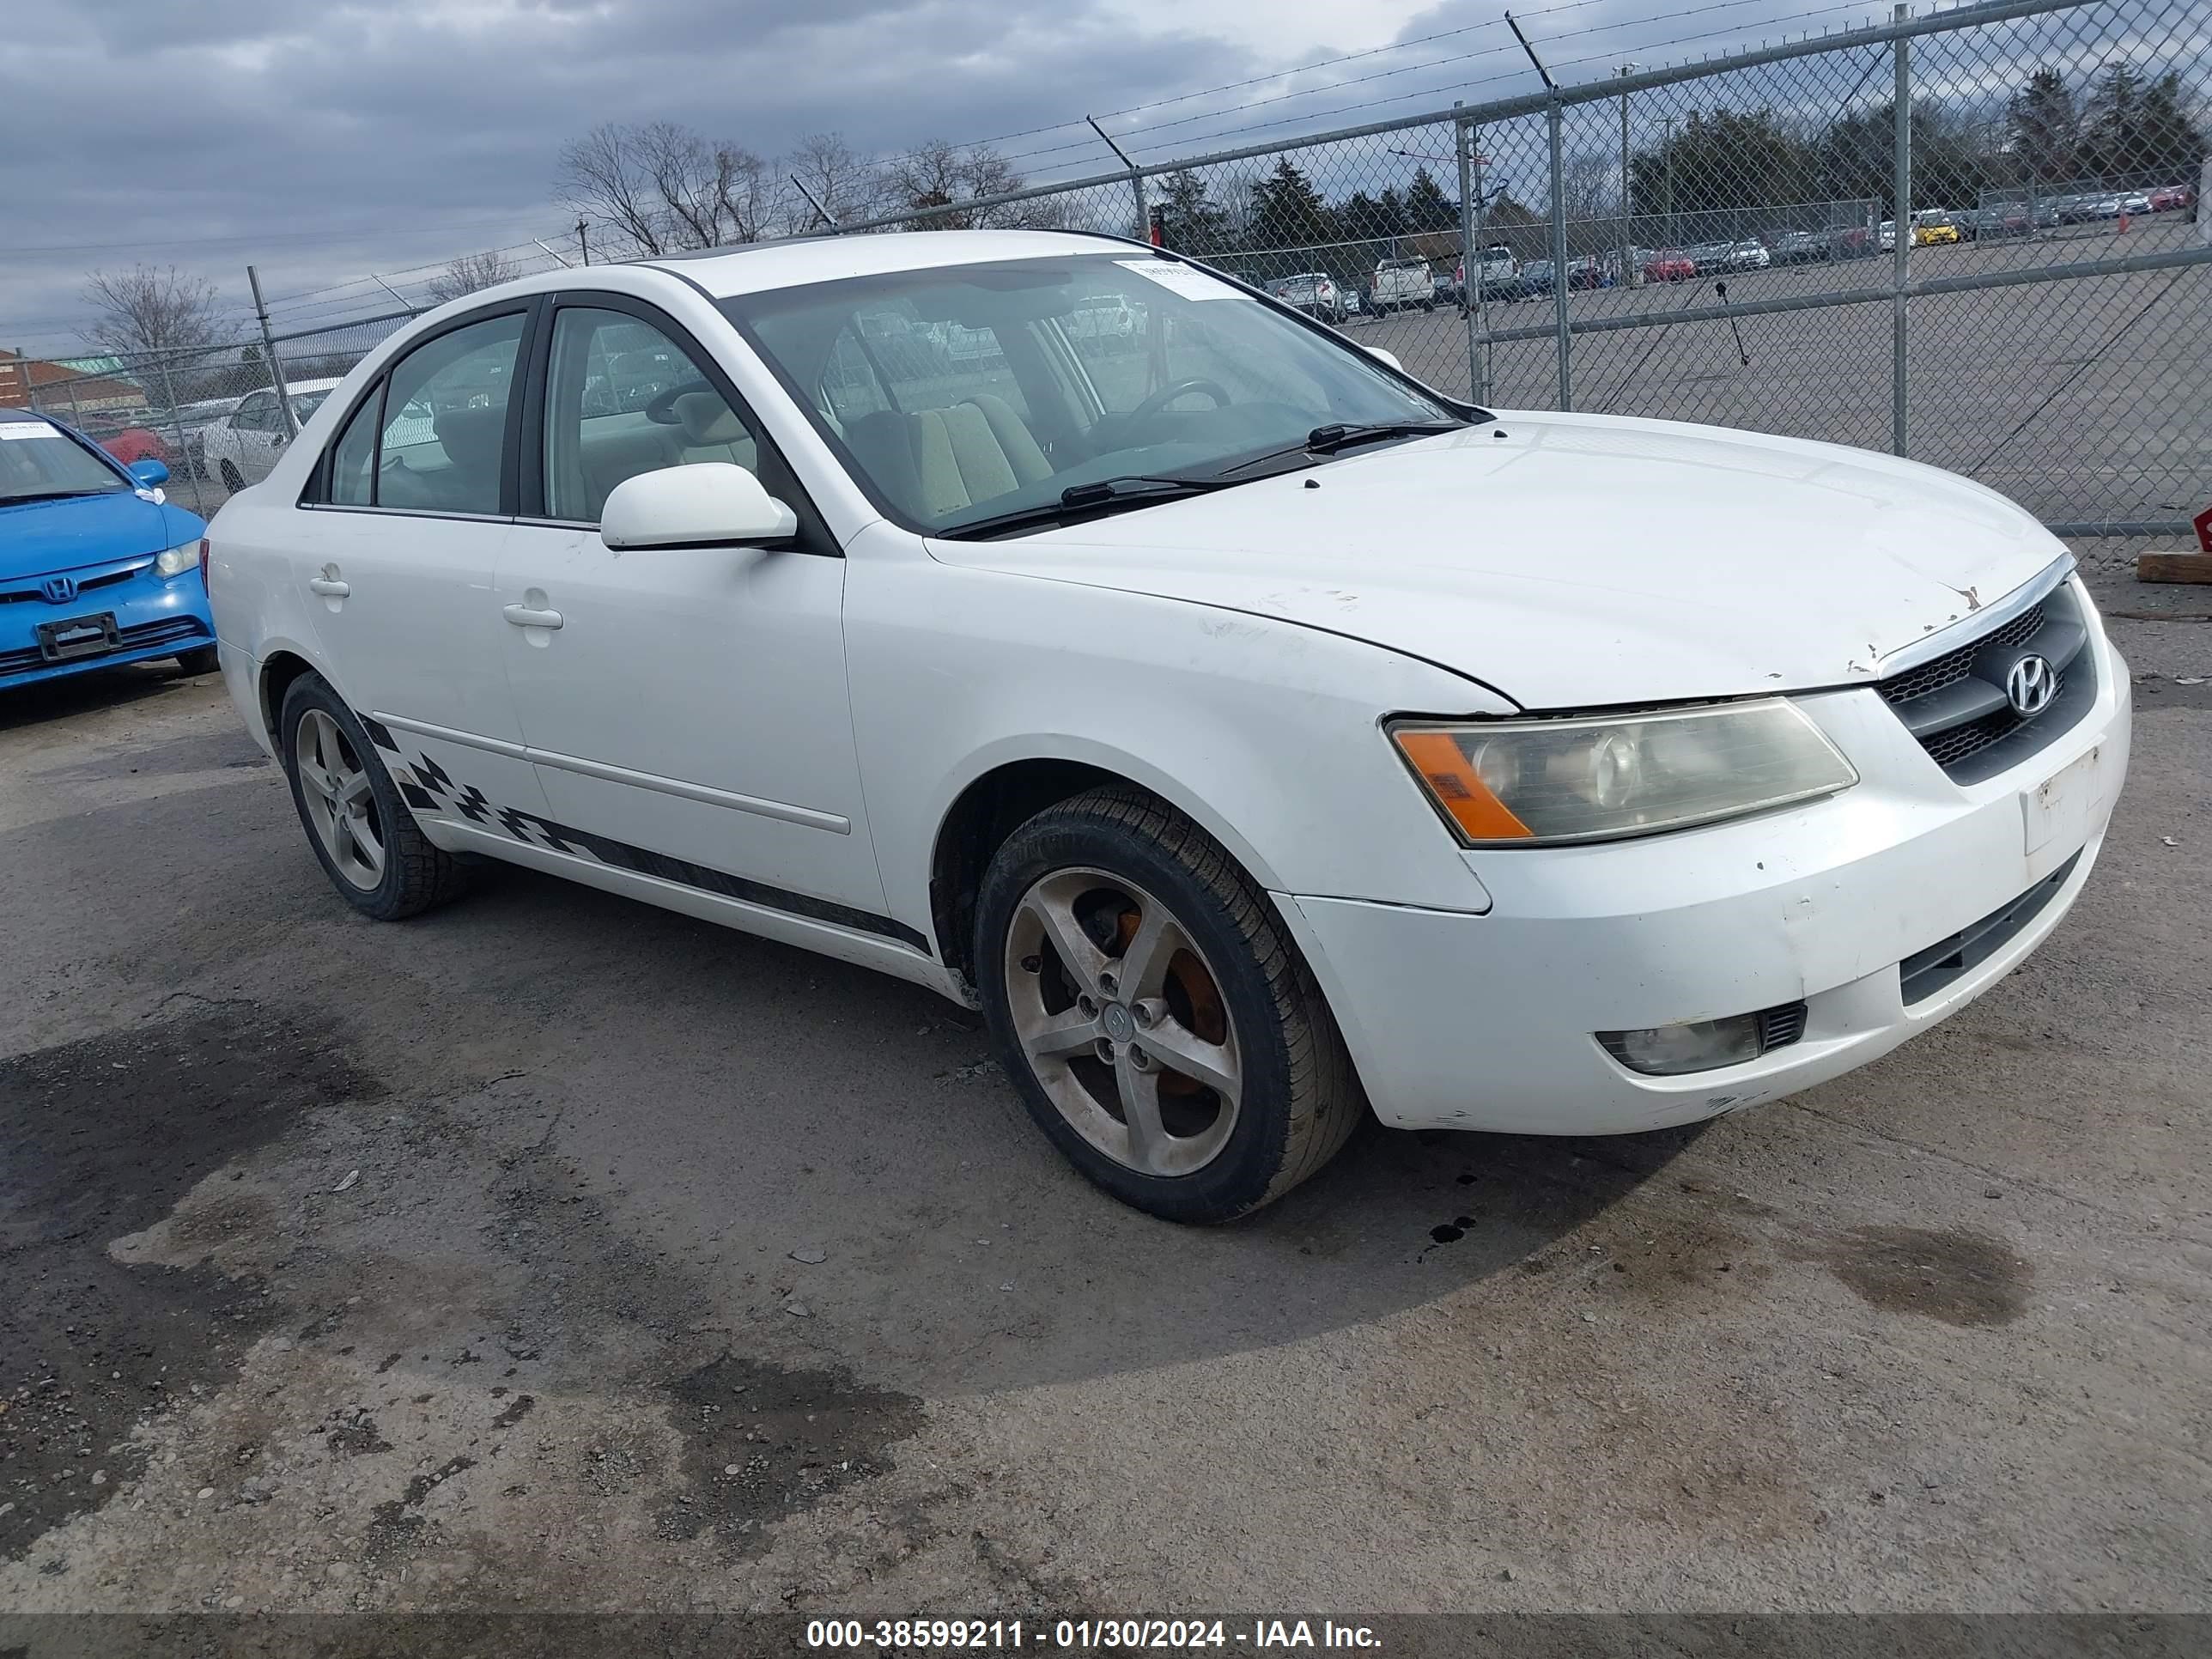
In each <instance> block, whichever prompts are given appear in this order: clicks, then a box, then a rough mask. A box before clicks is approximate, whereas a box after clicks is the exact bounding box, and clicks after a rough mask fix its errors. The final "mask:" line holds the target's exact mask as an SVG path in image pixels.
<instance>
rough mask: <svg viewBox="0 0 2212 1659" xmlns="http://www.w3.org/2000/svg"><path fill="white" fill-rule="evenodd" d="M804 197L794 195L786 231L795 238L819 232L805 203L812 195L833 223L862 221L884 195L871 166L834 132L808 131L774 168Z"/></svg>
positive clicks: (818, 220)
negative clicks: (784, 175) (797, 188)
mask: <svg viewBox="0 0 2212 1659" xmlns="http://www.w3.org/2000/svg"><path fill="white" fill-rule="evenodd" d="M778 167H779V170H780V171H781V172H784V173H789V174H790V175H791V177H792V179H793V180H794V181H795V183H796V184H797V185H799V186H800V187H801V190H803V191H804V193H803V194H801V193H799V191H794V192H793V196H792V198H791V201H790V204H789V208H790V211H789V212H788V214H787V216H786V219H785V228H787V230H789V231H790V232H792V233H793V234H798V233H802V232H805V231H808V230H813V229H818V228H821V222H822V221H821V216H820V215H819V214H817V212H816V211H815V210H814V206H813V204H811V203H809V202H808V201H807V199H806V197H808V196H811V197H813V198H814V201H815V202H818V203H819V204H821V207H822V211H823V213H826V214H828V215H829V220H830V222H832V223H833V224H844V223H846V222H848V221H851V220H854V219H865V218H867V217H868V216H871V215H872V214H873V213H874V212H875V210H876V204H877V201H878V197H880V196H881V195H882V184H881V180H880V179H879V178H878V175H877V172H876V169H875V167H874V165H873V164H872V162H870V161H868V160H867V159H866V157H865V156H862V155H860V154H858V153H857V152H856V151H854V149H853V147H852V146H851V145H850V144H848V143H846V142H845V140H844V138H843V137H842V135H840V134H838V133H835V132H810V133H808V134H807V135H806V137H804V138H801V139H800V140H799V143H797V144H796V145H795V146H794V147H793V149H792V152H791V154H790V155H787V156H785V157H784V158H783V160H782V161H781V162H780V163H778Z"/></svg>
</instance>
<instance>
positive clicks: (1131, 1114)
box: [974, 789, 1365, 1223]
mask: <svg viewBox="0 0 2212 1659" xmlns="http://www.w3.org/2000/svg"><path fill="white" fill-rule="evenodd" d="M1071 957H1073V958H1075V959H1074V960H1073V961H1071V960H1070V958H1071ZM974 959H975V964H976V978H977V982H978V987H979V989H980V990H981V997H982V1003H983V1011H984V1018H985V1019H986V1020H987V1023H988V1025H989V1028H990V1031H991V1035H992V1038H993V1040H994V1043H995V1045H996V1047H997V1048H998V1052H999V1058H1000V1065H1001V1066H1003V1067H1004V1068H1005V1070H1006V1075H1007V1076H1008V1077H1009V1078H1011V1079H1013V1082H1014V1085H1015V1087H1016V1089H1017V1090H1018V1091H1019V1093H1020V1094H1021V1097H1022V1103H1023V1104H1024V1106H1025V1107H1027V1108H1028V1109H1029V1113H1030V1117H1031V1118H1032V1119H1033V1120H1035V1121H1036V1125H1037V1127H1039V1128H1041V1129H1042V1130H1043V1131H1044V1133H1045V1134H1046V1135H1047V1137H1048V1138H1049V1139H1051V1140H1052V1142H1053V1144H1054V1146H1058V1147H1059V1148H1060V1152H1062V1153H1063V1154H1064V1155H1065V1156H1066V1158H1067V1159H1068V1161H1069V1162H1070V1163H1072V1164H1074V1165H1075V1167H1076V1168H1077V1169H1078V1170H1080V1171H1081V1172H1082V1173H1083V1175H1084V1176H1085V1177H1087V1178H1088V1179H1089V1180H1090V1181H1091V1182H1093V1183H1094V1184H1096V1185H1097V1186H1098V1187H1100V1188H1103V1189H1104V1190H1105V1191H1106V1192H1108V1193H1110V1194H1113V1195H1114V1196H1115V1198H1118V1199H1120V1200H1121V1201H1122V1202H1123V1203H1125V1204H1128V1205H1131V1206H1134V1207H1135V1208H1137V1209H1140V1210H1144V1211H1146V1212H1150V1213H1151V1214H1153V1215H1156V1216H1159V1217H1162V1218H1164V1219H1166V1220H1170V1221H1179V1222H1194V1223H1212V1222H1220V1221H1227V1220H1230V1219H1231V1218H1235V1217H1237V1216H1240V1215H1243V1214H1245V1213H1247V1212H1249V1211H1252V1210H1255V1209H1257V1208H1259V1207H1260V1206H1261V1205H1263V1204H1267V1203H1269V1202H1271V1201H1273V1200H1275V1199H1278V1198H1279V1197H1281V1196H1282V1195H1283V1194H1285V1193H1286V1192H1288V1191H1290V1189H1291V1188H1293V1187H1295V1186H1297V1184H1298V1183H1299V1182H1302V1181H1304V1180H1305V1179H1306V1178H1307V1177H1308V1176H1311V1175H1313V1174H1314V1173H1315V1172H1316V1170H1319V1169H1320V1168H1321V1167H1322V1165H1323V1164H1326V1163H1328V1160H1329V1159H1330V1158H1333V1157H1334V1156H1335V1154H1336V1152H1337V1151H1338V1150H1339V1149H1340V1147H1341V1146H1343V1145H1344V1143H1345V1141H1346V1139H1348V1138H1349V1137H1350V1135H1351V1133H1352V1130H1353V1129H1354V1128H1355V1127H1358V1124H1359V1122H1360V1121H1361V1120H1362V1119H1363V1117H1364V1115H1365V1113H1364V1097H1362V1095H1361V1093H1360V1090H1359V1083H1358V1077H1357V1075H1356V1074H1355V1073H1354V1072H1353V1070H1352V1060H1351V1057H1350V1055H1349V1054H1347V1053H1346V1049H1345V1047H1344V1040H1343V1037H1342V1036H1340V1034H1339V1032H1338V1030H1337V1027H1336V1022H1335V1020H1334V1018H1333V1017H1332V1016H1331V1014H1330V1013H1329V1010H1328V1004H1327V1002H1326V1001H1325V1000H1324V999H1323V998H1322V994H1321V991H1320V988H1319V987H1317V986H1316V984H1315V982H1314V980H1313V976H1312V975H1311V973H1310V971H1309V969H1307V967H1306V965H1305V963H1304V959H1303V958H1302V957H1300V956H1299V955H1298V953H1297V948H1296V947H1295V946H1294V945H1292V944H1291V941H1290V939H1288V938H1287V937H1286V936H1285V933H1284V932H1283V930H1282V927H1281V924H1280V923H1279V921H1277V919H1276V916H1275V914H1274V909H1273V905H1272V903H1271V902H1270V901H1269V900H1268V898H1267V895H1266V894H1265V893H1264V892H1262V891H1261V890H1260V888H1259V887H1258V886H1257V885H1255V884H1254V883H1253V881H1252V880H1251V878H1249V876H1247V875H1246V874H1245V873H1244V872H1243V870H1242V869H1240V868H1239V867H1238V866H1237V863H1236V861H1235V860H1232V859H1231V857H1230V856H1229V854H1228V853H1227V852H1226V851H1225V850H1224V849H1223V848H1222V847H1221V846H1220V844H1219V843H1218V842H1215V841H1214V840H1213V838H1212V836H1208V835H1207V834H1206V832H1205V831H1204V830H1203V829H1200V828H1199V827H1198V826H1197V825H1196V824H1194V823H1192V822H1191V821H1190V820H1189V819H1188V818H1187V817H1183V816H1182V814H1181V813H1179V812H1176V811H1173V810H1171V809H1170V808H1169V807H1166V806H1164V805H1162V804H1161V803H1159V802H1158V801H1157V800H1154V799H1152V798H1151V797H1149V796H1146V795H1144V794H1141V793H1137V792H1135V791H1133V790H1129V789H1099V790H1094V791H1091V793H1087V794H1083V795H1079V796H1077V797H1075V798H1074V799H1072V800H1067V801H1064V802H1062V803H1061V804H1060V805H1057V806H1054V807H1052V808H1050V809H1048V811H1044V812H1042V813H1040V814H1039V815H1038V816H1037V817H1034V818H1031V819H1030V821H1029V822H1028V823H1024V825H1022V826H1021V828H1019V829H1017V830H1015V831H1014V833H1013V834H1012V836H1009V837H1008V838H1007V839H1006V842H1005V843H1004V844H1003V845H1002V846H1001V847H1000V848H999V850H998V852H997V853H996V854H994V856H993V858H992V860H991V865H990V868H989V869H988V870H987V872H985V875H984V878H983V884H982V890H981V895H980V899H979V902H978V905H977V915H976V929H975V958H974Z"/></svg>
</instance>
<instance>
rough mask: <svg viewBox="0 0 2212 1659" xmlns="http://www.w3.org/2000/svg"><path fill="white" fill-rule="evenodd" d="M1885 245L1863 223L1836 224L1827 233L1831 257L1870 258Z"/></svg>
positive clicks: (1829, 255)
mask: <svg viewBox="0 0 2212 1659" xmlns="http://www.w3.org/2000/svg"><path fill="white" fill-rule="evenodd" d="M1882 246H1887V245H1886V244H1884V243H1881V241H1880V240H1879V239H1878V238H1877V236H1876V234H1875V232H1874V230H1872V229H1871V228H1869V227H1868V226H1865V225H1838V226H1837V227H1836V228H1834V229H1832V230H1831V231H1830V232H1829V233H1828V257H1829V258H1831V259H1870V258H1873V257H1874V256H1875V252H1877V251H1878V250H1879V249H1880V248H1881V247H1882Z"/></svg>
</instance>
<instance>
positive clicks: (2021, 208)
mask: <svg viewBox="0 0 2212 1659" xmlns="http://www.w3.org/2000/svg"><path fill="white" fill-rule="evenodd" d="M1951 222H1952V223H1953V224H1954V225H1955V226H1956V227H1957V228H1958V231H1959V234H1960V236H1961V237H1962V238H1964V239H1965V240H1967V241H1970V242H1978V241H1983V240H1987V239H1989V238H1990V237H1998V236H2025V235H2027V234H2028V233H2029V232H2030V231H2031V230H2033V228H2034V225H2033V218H2032V216H2031V215H2030V212H2029V210H2028V207H2027V204H2026V203H2024V202H2002V203H1997V204H1993V205H1991V206H1989V207H1979V208H1970V209H1968V210H1966V212H1964V213H1960V214H1954V215H1953V216H1952V221H1951Z"/></svg>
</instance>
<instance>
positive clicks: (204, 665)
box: [177, 645, 222, 674]
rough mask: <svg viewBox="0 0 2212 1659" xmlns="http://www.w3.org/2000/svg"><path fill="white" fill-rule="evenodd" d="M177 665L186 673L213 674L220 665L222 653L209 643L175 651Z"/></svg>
mask: <svg viewBox="0 0 2212 1659" xmlns="http://www.w3.org/2000/svg"><path fill="white" fill-rule="evenodd" d="M177 666H178V667H179V668H181V669H183V670H184V671H185V672H186V673H187V674H213V673H216V672H217V671H220V670H221V668H222V653H221V652H220V651H218V650H216V648H215V647H213V646H211V645H204V646H202V647H200V648H199V649H198V650H197V651H179V653H177Z"/></svg>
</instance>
